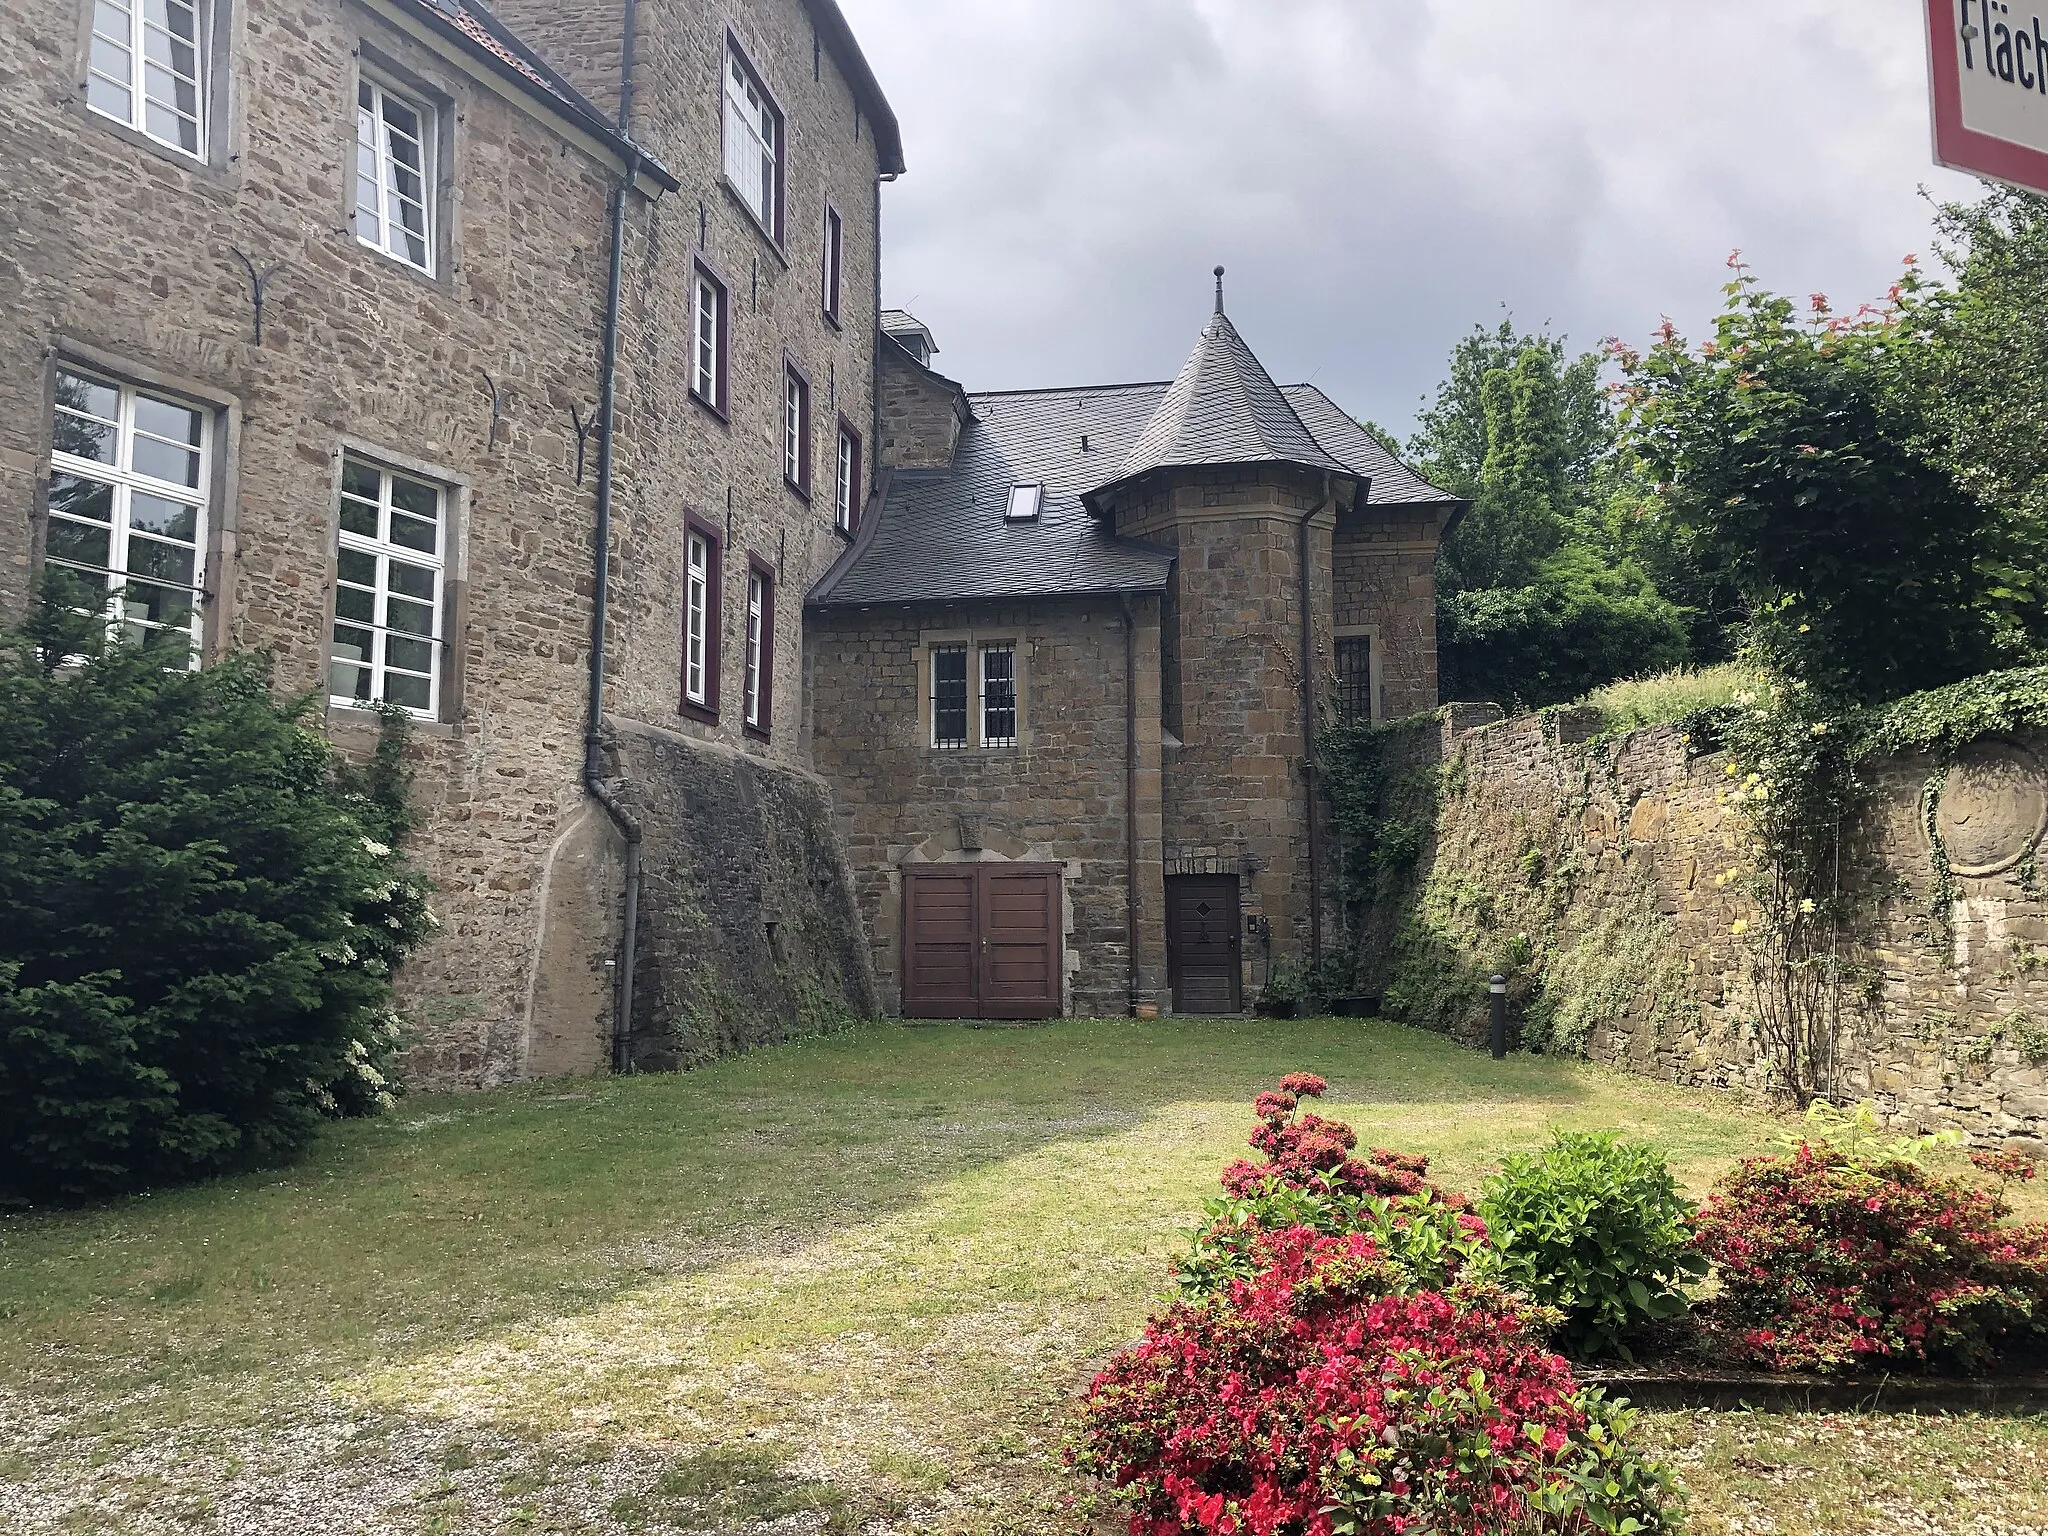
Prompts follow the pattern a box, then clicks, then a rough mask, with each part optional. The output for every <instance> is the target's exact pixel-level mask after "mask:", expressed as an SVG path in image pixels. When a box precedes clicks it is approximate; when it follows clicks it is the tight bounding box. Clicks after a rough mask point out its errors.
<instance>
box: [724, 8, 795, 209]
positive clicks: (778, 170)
mask: <svg viewBox="0 0 2048 1536" xmlns="http://www.w3.org/2000/svg"><path fill="white" fill-rule="evenodd" d="M725 176H726V180H728V181H729V182H731V183H732V189H733V190H734V191H735V192H737V193H738V194H739V196H740V201H741V202H743V203H745V204H746V205H747V209H748V211H749V212H751V213H752V214H753V215H754V217H755V218H756V219H758V220H760V221H761V228H762V229H764V230H766V231H767V232H768V235H769V237H770V238H771V239H773V240H775V241H776V242H778V243H780V241H781V239H782V199H781V196H780V192H781V184H782V114H781V113H780V112H778V111H776V110H775V105H774V103H773V102H771V101H770V100H769V99H768V93H767V91H765V90H764V89H762V86H761V82H760V80H759V79H757V78H756V77H755V75H754V71H753V70H752V69H751V68H749V67H748V65H747V62H746V61H745V60H744V59H742V58H741V57H740V53H739V49H737V48H735V47H734V46H733V45H732V44H731V43H730V42H728V43H727V44H726V49H725Z"/></svg>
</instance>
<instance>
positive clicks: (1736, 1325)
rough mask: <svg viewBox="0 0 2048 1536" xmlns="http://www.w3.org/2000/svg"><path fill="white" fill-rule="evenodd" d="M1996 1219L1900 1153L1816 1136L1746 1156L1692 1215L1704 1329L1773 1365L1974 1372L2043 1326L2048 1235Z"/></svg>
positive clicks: (1956, 1185)
mask: <svg viewBox="0 0 2048 1536" xmlns="http://www.w3.org/2000/svg"><path fill="white" fill-rule="evenodd" d="M1989 1171H1993V1172H1995V1173H2001V1174H2002V1173H2004V1172H2005V1169H2004V1168H2003V1165H2000V1166H1998V1167H1994V1168H1993V1169H1991V1170H1989ZM2010 1214H2011V1208H2010V1207H2009V1206H2008V1205H2007V1204H2006V1202H2005V1199H2004V1196H2003V1194H2002V1193H1994V1192H1992V1191H1989V1190H1983V1189H1976V1188H1973V1187H1971V1186H1970V1185H1967V1184H1965V1183H1963V1182H1962V1181H1960V1180H1958V1179H1951V1178H1946V1177H1943V1176H1941V1175H1939V1174H1935V1173H1931V1172H1929V1171H1928V1170H1927V1169H1925V1168H1923V1167H1921V1166H1920V1165H1919V1164H1917V1163H1915V1162H1912V1161H1910V1160H1907V1159H1905V1158H1902V1157H1897V1156H1891V1155H1878V1156H1856V1155H1853V1154H1851V1153H1849V1152H1845V1151H1842V1150H1840V1149H1838V1148H1835V1147H1831V1146H1828V1145H1826V1144H1825V1143H1820V1144H1813V1145H1804V1146H1800V1147H1798V1148H1796V1149H1795V1150H1794V1151H1792V1152H1791V1153H1790V1154H1789V1155H1787V1156H1783V1157H1752V1158H1749V1159H1746V1160H1745V1161H1744V1162H1743V1163H1742V1164H1741V1165H1740V1166H1739V1167H1737V1168H1736V1169H1735V1171H1734V1172H1732V1173H1730V1174H1729V1175H1727V1177H1725V1178H1724V1179H1723V1180H1722V1181H1721V1184H1720V1186H1719V1188H1718V1190H1717V1192H1716V1193H1715V1194H1713V1195H1711V1196H1710V1197H1709V1198H1708V1200H1707V1204H1706V1206H1705V1207H1704V1208H1703V1209H1702V1210H1701V1212H1700V1214H1699V1218H1698V1236H1697V1239H1696V1240H1697V1242H1698V1243H1699V1246H1700V1248H1701V1250H1702V1251H1703V1252H1704V1253H1706V1255H1707V1256H1708V1257H1709V1258H1711V1259H1712V1260H1713V1261H1714V1264H1715V1266H1716V1267H1717V1268H1718V1269H1719V1271H1720V1276H1721V1286H1722V1294H1721V1295H1720V1296H1719V1297H1718V1298H1716V1299H1715V1301H1714V1302H1713V1304H1712V1305H1711V1307H1710V1309H1709V1319H1710V1326H1711V1329H1712V1332H1713V1333H1714V1334H1715V1335H1716V1336H1718V1338H1719V1339H1720V1340H1721V1341H1722V1343H1723V1344H1724V1346H1725V1347H1726V1349H1727V1350H1728V1352H1729V1353H1731V1354H1733V1355H1734V1356H1736V1357H1737V1358H1739V1359H1742V1360H1745V1361H1748V1362H1751V1363H1754V1364H1757V1365H1762V1366H1765V1367H1768V1368H1770V1369H1775V1370H1814V1371H1843V1370H1850V1369H1854V1368H1856V1367H1858V1366H1868V1365H1887V1366H1899V1365H1921V1364H1925V1363H1929V1362H1934V1363H1940V1364H1946V1365H1951V1366H1955V1367H1959V1368H1961V1369H1964V1370H1974V1369H1979V1368H1981V1367H1983V1366H1984V1365H1986V1364H1988V1363H1990V1362H1991V1361H1992V1360H1993V1359H1994V1358H1995V1356H1996V1354H1997V1352H1998V1350H1999V1349H2000V1347H2001V1346H2003V1345H2006V1344H2008V1343H2010V1342H2013V1341H2015V1340H2017V1339H2019V1338H2022V1337H2024V1336H2026V1335H2029V1334H2035V1333H2038V1332H2040V1331H2041V1330H2042V1328H2043V1326H2044V1325H2048V1228H2044V1227H2043V1226H2041V1225H2039V1224H2017V1223H2011V1222H2008V1221H2007V1220H2006V1217H2007V1216H2009V1215H2010Z"/></svg>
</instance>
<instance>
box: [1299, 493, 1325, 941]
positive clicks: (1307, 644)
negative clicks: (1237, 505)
mask: <svg viewBox="0 0 2048 1536" xmlns="http://www.w3.org/2000/svg"><path fill="white" fill-rule="evenodd" d="M1330 505H1331V501H1330V472H1329V471H1328V470H1327V469H1326V470H1324V471H1323V499H1322V503H1321V505H1319V506H1316V507H1313V508H1311V509H1310V510H1309V513H1308V515H1307V516H1305V517H1304V518H1302V520H1301V782H1302V789H1303V792H1304V794H1305V795H1306V797H1307V802H1308V963H1309V965H1310V967H1311V968H1312V969H1315V970H1318V971H1320V970H1321V968H1322V964H1323V871H1322V853H1321V849H1320V847H1319V845H1318V842H1317V838H1316V669H1315V661H1314V652H1315V622H1314V617H1313V615H1312V614H1311V613H1310V611H1309V537H1308V525H1309V524H1310V523H1311V522H1313V521H1315V518H1316V514H1317V513H1319V512H1321V511H1322V510H1323V508H1324V507H1327V506H1330Z"/></svg>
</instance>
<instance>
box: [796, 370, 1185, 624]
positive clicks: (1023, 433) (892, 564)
mask: <svg viewBox="0 0 2048 1536" xmlns="http://www.w3.org/2000/svg"><path fill="white" fill-rule="evenodd" d="M1165 388H1166V386H1165V385H1163V384H1127V385H1121V386H1116V387H1112V388H1109V389H1051V390H1031V391H1025V392H1022V393H1017V394H992V395H970V396H969V397H968V398H969V400H970V401H971V402H972V403H973V406H974V419H973V420H972V421H970V422H968V423H967V424H966V425H965V426H964V427H962V428H961V429H960V443H959V446H958V448H957V449H955V451H954V454H953V467H952V468H951V469H950V470H944V469H929V470H897V471H895V472H894V474H892V475H891V476H890V477H889V480H888V485H887V488H886V498H885V500H884V502H883V504H882V506H881V508H880V511H879V513H878V514H877V513H876V512H874V511H873V510H871V511H870V514H869V519H870V520H869V523H868V525H867V526H866V527H864V528H863V529H862V534H861V537H860V539H859V540H858V541H857V542H856V543H855V545H854V547H853V548H852V549H851V550H849V551H848V552H847V554H846V555H845V556H843V557H842V558H841V559H840V561H839V563H838V564H837V565H835V566H834V567H833V568H832V569H831V570H830V571H828V572H826V573H825V577H824V579H823V580H822V581H820V582H819V583H818V585H817V587H816V588H814V589H813V591H812V593H811V598H810V601H811V603H812V604H813V605H814V606H818V607H856V606H859V605H861V604H866V603H906V602H927V601H933V602H936V601H944V600H948V599H956V598H969V597H1052V596H1058V595H1062V594H1072V593H1083V592H1160V591H1164V590H1165V588H1166V577H1167V573H1168V571H1170V570H1171V569H1172V567H1173V554H1172V552H1171V551H1170V550H1165V549H1161V548H1160V547H1159V546H1158V545H1156V544H1146V543H1143V542H1140V541H1139V540H1136V539H1120V538H1117V537H1116V536H1115V535H1113V534H1111V533H1110V532H1109V531H1108V530H1107V529H1105V528H1104V527H1103V525H1102V524H1101V523H1100V522H1099V521H1097V520H1096V519H1095V518H1093V517H1090V516H1089V515H1088V513H1087V510H1086V509H1085V508H1084V507H1083V506H1082V505H1081V494H1082V492H1084V491H1087V490H1090V489H1092V488H1093V487H1094V486H1096V485H1098V484H1100V483H1101V481H1102V479H1103V476H1104V474H1105V473H1106V469H1107V467H1108V466H1111V465H1114V464H1116V463H1117V462H1118V461H1119V460H1120V459H1121V458H1122V456H1123V455H1124V454H1125V453H1126V452H1128V451H1129V449H1130V445H1131V444H1132V443H1134V442H1136V441H1137V438H1138V434H1139V433H1140V432H1142V431H1143V430H1144V427H1145V423H1146V422H1147V421H1148V420H1150V419H1151V417H1152V413H1153V412H1154V411H1155V410H1157V409H1158V406H1159V398H1160V395H1161V394H1162V393H1163V392H1164V391H1165ZM1084 432H1085V433H1086V434H1087V435H1088V447H1087V449H1086V450H1085V451H1084V450H1083V449H1082V447H1081V436H1082V434H1083V433H1084ZM1028 481H1039V482H1042V483H1043V484H1044V486H1045V493H1044V497H1043V499H1042V501H1041V502H1040V507H1039V514H1038V520H1037V521H1036V522H1029V523H1009V522H1005V521H1004V520H1003V510H1004V508H1005V507H1006V506H1007V505H1008V503H1009V498H1010V487H1011V486H1012V485H1014V484H1017V483H1019V482H1028Z"/></svg>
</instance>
